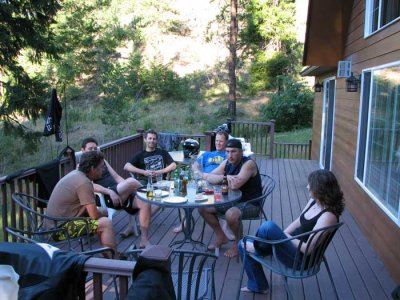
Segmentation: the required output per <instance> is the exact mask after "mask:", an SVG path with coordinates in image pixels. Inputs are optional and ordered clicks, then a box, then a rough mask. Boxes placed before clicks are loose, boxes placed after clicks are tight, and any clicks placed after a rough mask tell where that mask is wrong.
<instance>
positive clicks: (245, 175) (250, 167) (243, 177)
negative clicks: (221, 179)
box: [227, 160, 257, 189]
mask: <svg viewBox="0 0 400 300" xmlns="http://www.w3.org/2000/svg"><path fill="white" fill-rule="evenodd" d="M256 174H257V165H256V163H255V162H254V161H253V160H248V161H247V162H245V163H244V164H243V166H242V168H241V169H240V172H239V174H237V175H228V176H227V178H228V183H229V187H230V188H231V189H239V188H241V187H242V186H243V185H244V184H245V183H246V182H247V181H248V180H249V179H250V178H251V177H253V176H255V175H256Z"/></svg>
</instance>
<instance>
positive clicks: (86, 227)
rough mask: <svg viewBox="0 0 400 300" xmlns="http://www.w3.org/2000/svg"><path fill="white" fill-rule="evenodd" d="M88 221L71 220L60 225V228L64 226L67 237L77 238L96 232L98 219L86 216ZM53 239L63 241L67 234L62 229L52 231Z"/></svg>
mask: <svg viewBox="0 0 400 300" xmlns="http://www.w3.org/2000/svg"><path fill="white" fill-rule="evenodd" d="M87 221H88V222H86V221H84V220H73V221H69V222H67V223H65V224H64V225H61V226H60V228H65V229H66V231H67V233H68V236H69V238H77V237H80V236H83V235H87V234H88V232H87V231H89V234H95V233H96V232H97V228H98V227H99V221H98V220H93V219H90V218H88V219H87ZM53 239H54V240H55V241H65V240H67V236H66V234H65V232H64V231H59V232H56V233H54V235H53Z"/></svg>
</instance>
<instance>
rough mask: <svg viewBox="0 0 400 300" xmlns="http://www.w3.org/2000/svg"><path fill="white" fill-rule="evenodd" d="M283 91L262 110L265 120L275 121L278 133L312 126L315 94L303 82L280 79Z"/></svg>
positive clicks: (275, 95) (263, 106) (285, 78)
mask: <svg viewBox="0 0 400 300" xmlns="http://www.w3.org/2000/svg"><path fill="white" fill-rule="evenodd" d="M280 80H281V82H282V83H283V91H282V92H280V93H279V92H278V93H275V94H273V95H272V96H271V98H270V101H269V102H268V103H267V104H265V105H262V106H261V108H260V114H261V118H262V119H263V120H275V121H276V124H275V128H276V131H290V130H293V129H298V128H305V127H310V126H311V125H312V113H313V93H312V91H311V90H310V89H309V88H307V87H306V86H305V85H304V84H303V83H302V82H296V81H294V80H293V79H291V78H289V77H280Z"/></svg>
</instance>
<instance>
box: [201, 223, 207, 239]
mask: <svg viewBox="0 0 400 300" xmlns="http://www.w3.org/2000/svg"><path fill="white" fill-rule="evenodd" d="M205 229H206V221H205V220H204V219H203V228H202V230H201V238H200V241H201V242H203V238H204V230H205Z"/></svg>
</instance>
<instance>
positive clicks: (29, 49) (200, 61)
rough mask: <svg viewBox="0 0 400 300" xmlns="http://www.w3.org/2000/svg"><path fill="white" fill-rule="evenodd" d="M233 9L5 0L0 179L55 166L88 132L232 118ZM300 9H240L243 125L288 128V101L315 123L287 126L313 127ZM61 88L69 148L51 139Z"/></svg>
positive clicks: (192, 125) (112, 0) (112, 133)
mask: <svg viewBox="0 0 400 300" xmlns="http://www.w3.org/2000/svg"><path fill="white" fill-rule="evenodd" d="M230 7H231V1H223V0H219V1H211V0H203V1H192V0H191V1H188V0H179V1H173V0H169V1H155V0H147V1H138V0H134V1H132V0H131V1H128V0H64V1H35V2H31V1H18V3H17V4H13V5H12V4H10V3H9V2H8V1H2V2H1V3H0V16H1V18H0V28H1V31H0V32H1V37H2V38H1V39H0V47H1V54H0V55H1V56H0V122H1V123H0V125H1V128H0V130H1V131H2V134H1V138H0V157H1V161H0V173H1V174H4V173H7V172H9V171H10V170H15V169H17V168H22V167H26V166H27V165H28V166H32V165H35V164H38V163H40V162H43V161H46V160H49V159H51V158H54V156H55V155H56V153H57V152H58V151H59V150H60V149H62V148H64V147H65V145H66V144H67V143H68V144H69V145H71V146H72V147H73V148H75V149H77V150H79V142H80V140H81V138H82V137H84V136H89V135H91V136H96V137H97V138H98V139H99V141H100V142H101V143H104V142H108V141H110V140H113V139H116V138H119V137H122V136H126V135H128V134H132V133H134V132H135V129H136V128H139V127H141V128H149V127H152V128H156V129H157V130H163V131H173V132H187V133H190V132H192V133H194V132H202V131H204V130H209V129H212V128H215V127H216V126H217V125H219V124H221V123H222V122H224V120H225V119H226V118H227V117H228V116H229V111H228V86H229V80H230V79H229V76H228V66H227V62H228V57H229V49H230V48H229V42H230V39H229V37H230V33H229V24H230V22H231V17H232V16H231V10H230ZM295 8H296V6H295V1H294V0H292V1H290V0H281V1H277V0H264V1H261V0H242V1H237V16H236V20H237V24H238V31H237V41H236V42H235V46H236V54H237V57H236V59H235V67H236V71H235V75H236V84H235V86H236V88H237V90H236V93H237V105H238V109H237V111H236V114H235V117H236V118H237V119H249V118H251V119H254V120H268V119H271V118H274V119H277V120H279V117H280V116H279V115H277V114H278V113H279V109H277V107H278V106H280V105H277V104H276V103H286V106H287V107H292V108H291V109H289V113H290V112H292V113H293V109H294V110H296V109H297V108H293V107H298V106H300V108H299V109H301V110H302V111H303V112H305V115H304V120H300V121H299V122H296V120H294V122H291V124H290V126H288V127H290V128H286V127H285V128H282V129H284V130H290V129H293V128H302V127H307V126H309V125H310V124H311V111H312V102H311V101H312V100H311V98H310V91H309V90H308V89H307V88H306V87H305V85H304V84H303V83H301V82H299V78H298V72H299V70H300V67H301V66H300V62H301V55H302V44H301V42H299V41H298V38H297V37H296V34H297V32H296V26H295V25H296V24H295V18H294V16H295V15H296V14H295ZM52 88H56V89H57V91H58V95H59V97H60V101H61V104H62V107H63V117H62V121H61V122H62V124H61V126H62V129H63V133H64V141H63V142H62V143H56V142H55V141H54V137H43V135H42V132H43V126H44V117H45V114H46V111H47V106H48V103H49V100H50V93H51V89H52ZM278 92H279V93H278ZM299 94H300V95H301V98H300V99H301V101H297V103H296V104H295V106H293V105H292V102H293V100H294V99H296V98H298V97H297V96H298V95H299ZM274 97H275V98H276V100H273V99H275V98H274ZM268 98H270V99H271V100H272V101H275V102H276V103H275V106H274V107H275V108H272V107H269V106H268V104H267V99H268ZM254 103H256V104H254ZM193 111H196V114H193V113H192V112H193ZM286 111H287V109H286ZM308 114H309V116H308ZM294 115H296V111H294ZM292 116H293V115H292ZM307 116H308V118H307ZM282 118H283V119H282V120H286V119H287V118H289V119H290V118H291V115H290V114H289V115H287V114H286V115H285V116H282ZM292 119H296V118H293V117H292ZM21 146H22V147H21ZM10 149H13V150H12V151H10Z"/></svg>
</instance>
